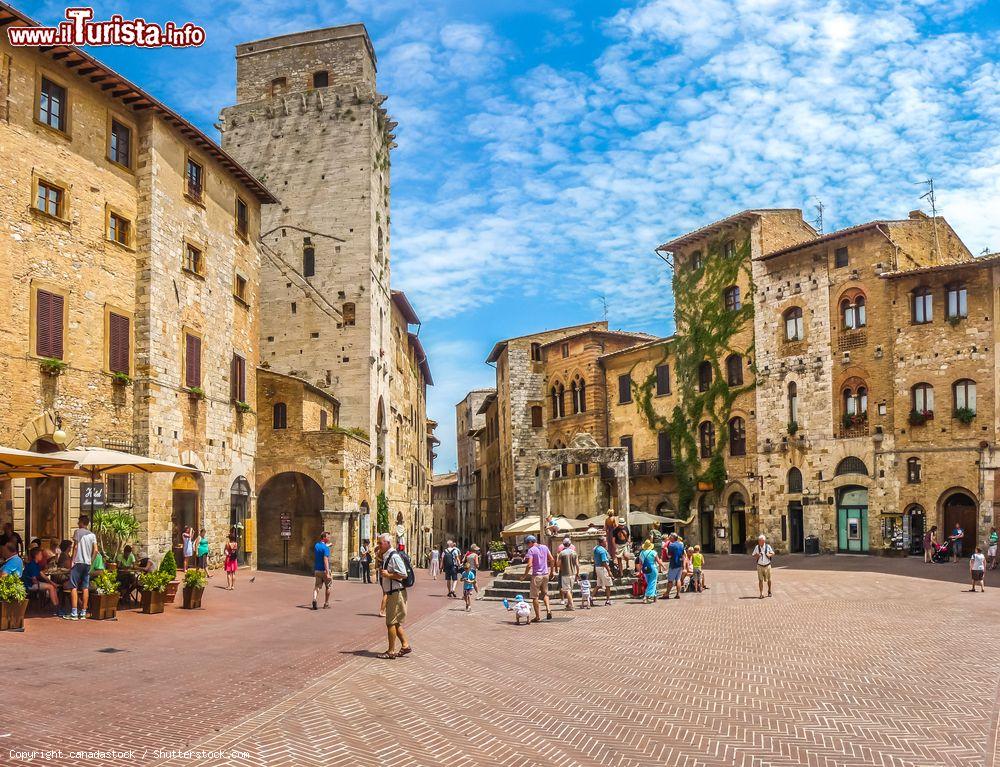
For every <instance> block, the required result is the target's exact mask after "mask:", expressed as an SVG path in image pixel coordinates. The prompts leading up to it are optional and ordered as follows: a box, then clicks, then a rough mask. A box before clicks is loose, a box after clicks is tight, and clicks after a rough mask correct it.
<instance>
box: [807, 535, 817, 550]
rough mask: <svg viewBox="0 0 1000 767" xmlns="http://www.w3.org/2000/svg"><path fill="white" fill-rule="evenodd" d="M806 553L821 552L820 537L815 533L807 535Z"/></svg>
mask: <svg viewBox="0 0 1000 767" xmlns="http://www.w3.org/2000/svg"><path fill="white" fill-rule="evenodd" d="M806 554H819V538H817V537H816V536H815V535H807V536H806Z"/></svg>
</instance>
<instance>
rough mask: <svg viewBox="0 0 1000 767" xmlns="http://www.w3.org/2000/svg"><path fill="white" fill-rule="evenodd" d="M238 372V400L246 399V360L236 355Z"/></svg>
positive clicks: (244, 400)
mask: <svg viewBox="0 0 1000 767" xmlns="http://www.w3.org/2000/svg"><path fill="white" fill-rule="evenodd" d="M236 359H237V360H238V367H239V372H240V377H239V391H238V392H237V393H238V394H239V396H240V402H246V401H247V361H246V360H245V359H244V358H243V357H237V358H236Z"/></svg>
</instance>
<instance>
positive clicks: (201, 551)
mask: <svg viewBox="0 0 1000 767" xmlns="http://www.w3.org/2000/svg"><path fill="white" fill-rule="evenodd" d="M194 550H195V556H196V557H197V565H198V569H199V570H204V571H205V575H207V576H208V577H209V578H211V577H212V576H211V574H210V573H209V572H208V535H206V534H205V528H204V527H203V528H201V533H200V534H199V535H198V538H197V540H195V542H194Z"/></svg>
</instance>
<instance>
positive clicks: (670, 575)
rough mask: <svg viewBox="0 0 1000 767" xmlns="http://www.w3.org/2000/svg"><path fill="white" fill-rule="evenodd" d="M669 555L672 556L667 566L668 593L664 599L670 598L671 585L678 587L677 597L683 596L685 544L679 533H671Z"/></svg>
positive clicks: (668, 547)
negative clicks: (682, 580)
mask: <svg viewBox="0 0 1000 767" xmlns="http://www.w3.org/2000/svg"><path fill="white" fill-rule="evenodd" d="M667 555H668V556H669V557H670V562H669V566H668V568H667V593H666V594H665V595H664V599H670V587H671V586H673V587H674V588H676V589H677V596H676V597H674V598H675V599H680V598H681V577H682V575H681V574H682V572H683V570H684V544H683V543H681V542H680V541H679V540H678V539H677V533H671V534H670V543H669V544H667Z"/></svg>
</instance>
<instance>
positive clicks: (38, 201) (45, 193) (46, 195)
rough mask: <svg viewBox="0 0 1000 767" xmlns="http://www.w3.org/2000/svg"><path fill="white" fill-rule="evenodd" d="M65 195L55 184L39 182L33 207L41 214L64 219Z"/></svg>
mask: <svg viewBox="0 0 1000 767" xmlns="http://www.w3.org/2000/svg"><path fill="white" fill-rule="evenodd" d="M65 195H66V192H65V191H64V190H63V189H60V188H59V187H58V186H56V185H55V184H50V183H49V182H47V181H39V182H38V197H36V198H35V207H36V208H38V210H40V211H42V213H48V214H49V215H50V216H55V217H56V218H65V217H66V216H65V210H64V201H65V199H66V197H65Z"/></svg>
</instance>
